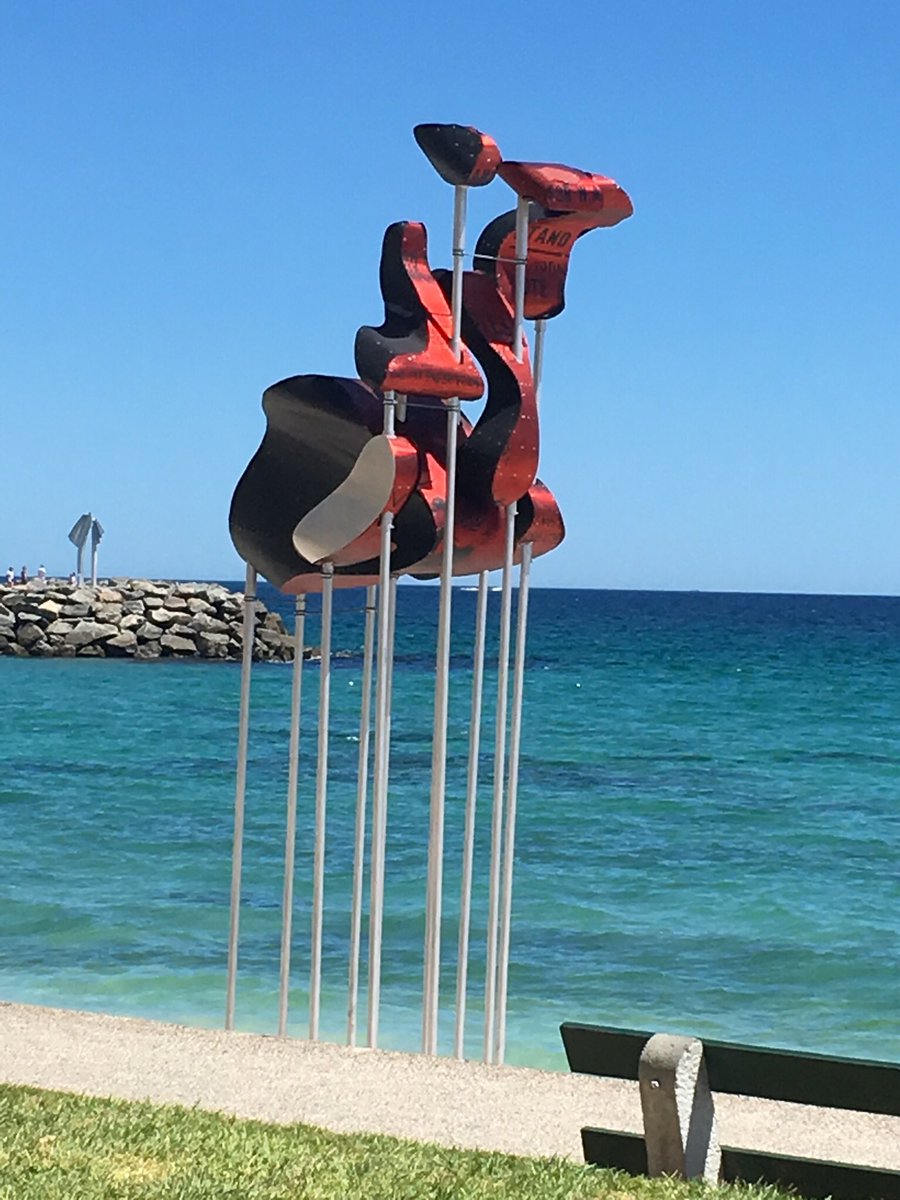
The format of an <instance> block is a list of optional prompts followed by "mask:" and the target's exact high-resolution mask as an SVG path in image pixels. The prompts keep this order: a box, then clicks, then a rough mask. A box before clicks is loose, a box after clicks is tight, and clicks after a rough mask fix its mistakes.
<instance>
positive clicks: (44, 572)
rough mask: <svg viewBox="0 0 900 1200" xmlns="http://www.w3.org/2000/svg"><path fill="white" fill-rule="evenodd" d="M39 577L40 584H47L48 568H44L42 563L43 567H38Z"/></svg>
mask: <svg viewBox="0 0 900 1200" xmlns="http://www.w3.org/2000/svg"><path fill="white" fill-rule="evenodd" d="M37 577H38V583H46V582H47V568H46V567H45V566H44V564H43V563H41V565H40V566H39V567H38V573H37Z"/></svg>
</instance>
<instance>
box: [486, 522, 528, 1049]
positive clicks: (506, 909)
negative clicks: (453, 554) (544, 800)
mask: <svg viewBox="0 0 900 1200" xmlns="http://www.w3.org/2000/svg"><path fill="white" fill-rule="evenodd" d="M530 568H531V543H530V542H526V543H525V545H524V546H523V547H522V565H521V567H520V569H519V600H518V606H517V611H516V654H515V662H514V665H513V688H512V693H513V694H512V710H511V714H510V734H509V780H508V783H507V791H506V819H505V828H504V844H503V896H502V900H501V905H500V967H499V972H498V978H497V1019H496V1037H495V1041H494V1062H496V1063H502V1062H503V1057H504V1055H505V1053H506V996H507V985H508V982H509V935H510V921H511V917H512V882H513V861H514V858H515V849H516V802H517V800H518V795H519V754H520V751H521V746H522V693H523V689H524V682H525V638H526V636H527V632H528V575H529V570H530Z"/></svg>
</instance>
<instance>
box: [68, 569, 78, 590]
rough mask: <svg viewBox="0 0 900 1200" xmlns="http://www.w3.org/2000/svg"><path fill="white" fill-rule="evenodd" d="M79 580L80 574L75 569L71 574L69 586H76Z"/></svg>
mask: <svg viewBox="0 0 900 1200" xmlns="http://www.w3.org/2000/svg"><path fill="white" fill-rule="evenodd" d="M77 582H78V576H77V575H76V574H75V572H74V571H73V572H72V574H71V575H70V576H69V587H74V586H75V584H76V583H77Z"/></svg>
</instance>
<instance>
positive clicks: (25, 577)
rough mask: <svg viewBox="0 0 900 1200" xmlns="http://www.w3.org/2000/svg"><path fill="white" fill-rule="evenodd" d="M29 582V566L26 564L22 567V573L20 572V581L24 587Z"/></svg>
mask: <svg viewBox="0 0 900 1200" xmlns="http://www.w3.org/2000/svg"><path fill="white" fill-rule="evenodd" d="M27 582H28V568H27V567H25V566H23V567H22V570H21V572H20V574H19V583H21V584H22V585H23V587H24V585H25V584H26V583H27Z"/></svg>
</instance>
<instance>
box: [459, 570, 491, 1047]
mask: <svg viewBox="0 0 900 1200" xmlns="http://www.w3.org/2000/svg"><path fill="white" fill-rule="evenodd" d="M487 600H488V572H487V571H482V572H481V574H480V575H479V576H478V605H477V608H476V610H475V652H474V654H473V658H472V708H471V712H470V715H469V767H468V773H467V776H466V821H465V829H464V832H463V865H462V886H461V889H460V901H459V947H458V951H457V956H456V958H457V967H456V1033H455V1037H454V1043H453V1053H454V1055H455V1056H456V1057H457V1058H463V1057H464V1054H465V1040H466V987H467V984H468V972H469V927H470V923H471V912H472V863H473V859H474V856H475V807H476V802H477V797H478V754H479V750H480V746H481V697H482V690H483V683H484V643H485V627H486V625H487Z"/></svg>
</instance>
